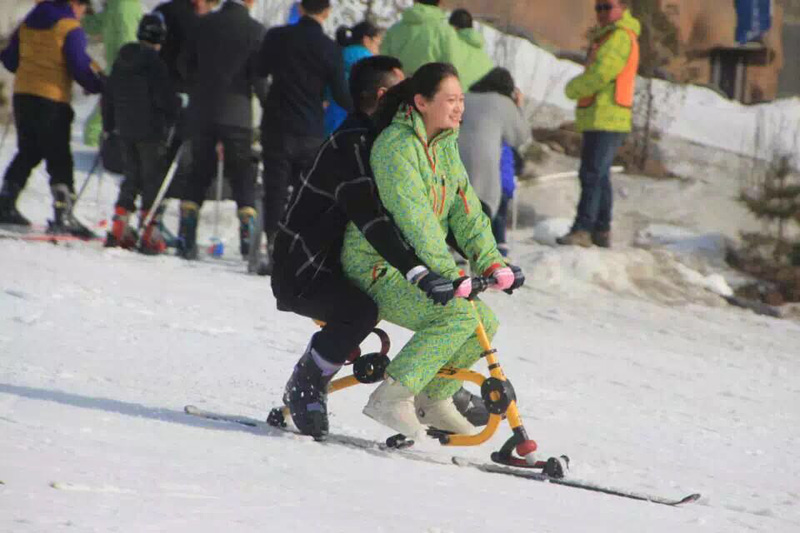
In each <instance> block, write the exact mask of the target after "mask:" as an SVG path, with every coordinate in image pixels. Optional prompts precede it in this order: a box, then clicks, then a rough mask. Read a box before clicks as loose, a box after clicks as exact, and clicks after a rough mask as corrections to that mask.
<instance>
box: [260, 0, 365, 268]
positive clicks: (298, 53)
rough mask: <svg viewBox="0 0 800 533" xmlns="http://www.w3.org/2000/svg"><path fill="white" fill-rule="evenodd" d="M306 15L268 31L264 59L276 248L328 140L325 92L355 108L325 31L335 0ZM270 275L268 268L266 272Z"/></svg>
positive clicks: (308, 5) (269, 224)
mask: <svg viewBox="0 0 800 533" xmlns="http://www.w3.org/2000/svg"><path fill="white" fill-rule="evenodd" d="M301 11H302V13H303V17H302V18H301V19H300V21H299V22H298V23H297V24H295V25H289V26H281V27H278V28H273V29H271V30H270V31H268V32H267V34H266V36H265V37H264V42H263V44H262V45H261V52H260V53H259V57H258V69H259V72H260V73H261V75H263V76H272V84H271V86H270V92H269V95H268V97H267V101H266V103H265V106H264V115H263V118H262V120H261V144H262V147H263V153H264V215H263V216H264V231H265V232H266V235H267V243H268V248H269V249H271V248H272V246H273V244H274V242H273V241H274V236H275V233H276V232H277V231H278V221H280V219H281V217H282V216H283V212H284V207H285V205H286V200H287V197H288V196H289V186H290V185H292V186H296V185H297V179H298V178H299V177H300V172H301V171H303V170H305V169H307V168H308V167H310V166H311V163H312V162H313V157H314V154H315V153H316V152H317V150H318V149H319V146H320V145H321V144H322V141H323V139H324V136H325V119H324V109H323V107H322V100H323V94H324V92H325V88H326V87H330V89H331V92H332V94H333V99H334V100H335V101H336V103H338V104H339V105H341V106H342V107H343V108H345V109H347V110H350V109H351V107H352V103H351V101H350V96H349V94H348V92H347V83H346V81H345V73H344V63H343V61H342V51H341V48H340V47H339V46H338V45H337V44H336V43H335V42H334V41H333V40H331V39H330V38H329V37H327V36H326V35H325V34H324V33H323V31H322V23H323V22H324V21H325V20H326V19H327V18H328V16H329V15H330V11H331V6H330V0H303V2H302V3H301ZM264 273H268V270H266V271H264Z"/></svg>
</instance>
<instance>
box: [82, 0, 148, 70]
mask: <svg viewBox="0 0 800 533" xmlns="http://www.w3.org/2000/svg"><path fill="white" fill-rule="evenodd" d="M142 16H143V12H142V3H141V1H140V0H108V3H107V4H106V7H105V8H104V9H103V11H101V12H100V13H95V14H93V15H86V16H85V17H83V20H82V21H81V25H82V26H83V29H84V30H85V31H86V33H88V34H89V35H101V36H102V37H103V46H104V47H105V50H106V71H107V72H110V71H111V66H112V65H113V64H114V61H115V60H116V59H117V53H118V52H119V49H120V48H122V47H123V46H124V45H125V44H127V43H129V42H132V41H135V40H136V30H137V29H138V28H139V21H140V20H141V19H142Z"/></svg>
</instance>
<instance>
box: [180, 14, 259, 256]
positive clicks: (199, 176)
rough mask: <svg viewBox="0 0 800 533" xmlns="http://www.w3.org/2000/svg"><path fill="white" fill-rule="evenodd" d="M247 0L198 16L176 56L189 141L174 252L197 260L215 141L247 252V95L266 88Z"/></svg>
mask: <svg viewBox="0 0 800 533" xmlns="http://www.w3.org/2000/svg"><path fill="white" fill-rule="evenodd" d="M254 3H255V0H227V1H226V2H225V3H224V4H223V5H222V7H221V8H220V9H219V10H218V11H215V12H213V13H209V14H208V15H205V16H203V17H200V18H199V19H198V20H197V23H196V26H195V30H194V33H193V35H192V36H191V38H190V40H189V42H188V43H187V46H186V48H185V50H183V51H182V52H181V57H180V58H179V61H178V64H179V68H180V69H181V71H182V73H183V77H184V79H186V80H188V83H189V109H188V124H189V132H190V135H191V141H192V176H191V178H190V180H189V183H187V187H186V191H184V194H183V201H182V202H181V221H180V228H179V230H178V252H179V254H180V255H181V256H182V257H184V258H186V259H195V258H196V257H197V242H196V241H197V219H198V213H199V210H200V206H201V205H202V203H203V200H204V199H205V195H206V191H207V190H208V187H209V185H210V184H211V182H212V180H213V178H214V175H215V168H216V162H217V160H216V156H215V147H216V145H217V143H218V142H221V143H222V146H223V150H224V152H223V153H224V161H225V175H226V176H228V178H229V179H230V182H231V188H232V189H233V199H234V201H236V205H237V207H238V212H237V214H238V216H239V220H240V228H241V232H240V236H241V240H240V247H241V252H242V254H243V255H247V253H248V252H249V242H250V235H251V233H252V230H253V229H254V224H255V213H256V210H255V208H254V202H255V171H256V168H255V166H254V165H253V161H252V143H253V109H252V98H253V94H254V92H255V94H256V95H257V96H258V97H259V98H260V99H262V100H263V98H264V93H265V92H266V88H265V80H264V79H263V78H262V77H261V76H259V74H258V73H257V72H256V69H255V59H256V57H257V55H258V50H259V45H260V44H261V40H262V38H263V36H264V32H265V28H264V26H262V25H261V24H260V23H258V22H257V21H255V20H254V19H253V18H251V17H250V12H249V10H250V9H251V8H252V6H253V4H254Z"/></svg>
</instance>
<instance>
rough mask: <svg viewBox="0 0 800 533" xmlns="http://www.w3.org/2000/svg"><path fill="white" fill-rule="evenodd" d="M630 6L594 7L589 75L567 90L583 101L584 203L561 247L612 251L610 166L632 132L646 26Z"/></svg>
mask: <svg viewBox="0 0 800 533" xmlns="http://www.w3.org/2000/svg"><path fill="white" fill-rule="evenodd" d="M626 1H627V0H596V1H595V11H596V12H597V23H598V25H597V27H596V28H595V29H594V30H592V33H591V35H590V38H591V47H590V49H589V54H588V57H587V61H586V70H585V71H584V73H583V74H581V75H580V76H577V77H576V78H574V79H573V80H571V81H570V82H569V83H568V84H567V88H566V95H567V97H568V98H570V99H572V100H578V107H577V110H576V112H575V115H576V126H577V129H578V131H580V132H582V133H583V145H582V147H581V168H580V172H579V177H580V182H581V197H580V201H579V203H578V212H577V215H576V216H575V222H574V224H573V225H572V229H571V230H570V232H569V233H568V234H567V235H565V236H563V237H559V238H558V239H556V240H557V242H558V244H562V245H577V246H583V247H590V246H593V245H594V246H600V247H603V248H609V247H610V246H611V209H612V204H613V190H612V188H611V177H610V173H611V164H612V163H613V161H614V156H615V155H616V153H617V150H618V149H619V147H620V146H622V143H623V142H624V141H625V137H626V134H627V133H629V132H630V131H631V115H632V113H631V110H632V108H633V96H634V90H635V84H636V71H637V70H638V68H639V43H638V37H639V34H640V33H641V25H640V24H639V21H638V20H636V19H635V18H634V17H633V15H631V12H630V11H629V10H628V9H626V7H625V5H626Z"/></svg>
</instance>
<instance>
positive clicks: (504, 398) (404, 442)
mask: <svg viewBox="0 0 800 533" xmlns="http://www.w3.org/2000/svg"><path fill="white" fill-rule="evenodd" d="M493 283H494V279H493V278H489V277H475V278H472V294H471V295H470V298H469V300H470V302H471V304H472V306H473V308H474V306H475V302H474V300H475V298H476V297H477V296H478V295H479V294H480V293H482V292H483V291H485V290H486V289H488V288H489V287H490V286H491V285H492V284H493ZM373 333H375V334H376V335H377V336H378V337H379V338H380V340H381V349H380V351H379V352H374V353H368V354H361V353H360V350H357V351H356V352H355V353H354V354H353V356H351V363H352V368H353V373H352V375H350V376H345V377H341V378H338V379H336V380H333V381H332V382H331V383H330V384H329V385H328V394H332V393H334V392H338V391H341V390H344V389H347V388H350V387H354V386H356V385H362V384H374V383H378V382H380V381H382V380H383V379H384V377H385V371H386V367H387V366H389V362H390V359H389V356H388V353H389V349H390V347H391V342H390V340H389V336H388V334H387V333H386V332H385V331H383V330H381V329H379V328H375V329H374V330H373ZM476 334H477V337H478V342H479V343H480V345H481V348H482V349H483V352H482V353H481V357H482V358H484V359H485V360H486V364H487V365H488V370H489V377H486V376H484V375H483V374H481V373H479V372H475V371H473V370H467V369H463V368H452V367H443V368H441V369H440V370H439V372H438V374H437V377H440V378H444V379H449V380H455V381H460V382H470V383H473V384H475V385H477V386H478V387H480V391H481V396H480V397H481V399H482V400H483V403H484V405H485V407H486V410H487V411H488V412H489V420H488V422H487V424H486V426H485V427H484V428H483V430H482V431H480V432H479V433H476V434H474V435H457V434H452V433H450V432H447V431H441V430H438V429H436V428H430V429H429V430H428V435H430V436H431V437H433V438H435V439H438V441H439V443H440V444H442V445H443V446H479V445H481V444H483V443H485V442H486V441H488V440H489V439H491V438H492V437H493V436H494V435H495V433H497V430H498V429H499V428H500V425H501V424H502V422H503V420H504V419H505V420H506V421H507V422H508V425H509V427H510V428H511V433H512V435H511V437H510V438H509V439H508V440H507V441H506V442H505V444H503V446H502V447H501V448H500V450H498V451H495V452H494V453H492V455H491V459H492V461H494V462H495V463H499V464H503V465H508V466H514V467H520V468H533V469H538V470H541V471H542V472H543V473H544V474H546V475H548V476H549V477H552V478H557V479H558V478H563V477H564V471H565V469H566V468H567V466H568V463H569V459H568V457H567V456H565V455H562V456H561V457H558V458H556V457H551V458H549V459H547V460H546V461H540V460H537V459H536V457H535V454H534V452H535V451H536V449H537V444H536V441H534V440H533V439H531V438H530V437H529V436H528V432H527V431H526V430H525V426H524V425H523V423H522V417H521V416H520V413H519V409H518V407H517V397H516V393H515V392H514V386H513V385H512V384H511V382H510V381H509V380H508V378H507V377H506V375H505V374H504V373H503V369H502V367H501V366H500V361H499V359H498V358H497V350H496V349H494V348H493V347H492V345H491V342H490V341H489V337H488V336H487V334H486V330H485V329H484V327H483V324H482V323H480V320H479V322H478V328H477V330H476ZM290 418H291V417H290V413H289V408H288V407H286V406H283V407H276V408H274V409H272V411H271V412H270V414H269V417H268V419H267V423H268V424H270V425H271V426H274V427H286V421H287V419H290ZM412 444H413V441H410V440H408V439H407V438H406V437H405V436H404V435H394V436H392V437H389V438H388V439H387V440H386V445H387V446H388V447H390V448H402V447H406V446H410V445H412Z"/></svg>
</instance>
